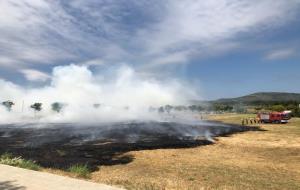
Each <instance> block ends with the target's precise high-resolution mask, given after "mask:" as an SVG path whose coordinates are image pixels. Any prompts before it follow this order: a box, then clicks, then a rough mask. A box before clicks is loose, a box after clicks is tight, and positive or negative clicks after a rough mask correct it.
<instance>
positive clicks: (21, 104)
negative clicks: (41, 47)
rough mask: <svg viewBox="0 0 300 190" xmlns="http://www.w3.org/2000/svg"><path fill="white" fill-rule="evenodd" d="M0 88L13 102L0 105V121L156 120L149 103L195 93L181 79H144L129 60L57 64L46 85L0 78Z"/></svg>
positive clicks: (168, 101) (182, 100) (2, 98)
mask: <svg viewBox="0 0 300 190" xmlns="http://www.w3.org/2000/svg"><path fill="white" fill-rule="evenodd" d="M0 89H1V94H0V101H1V102H3V101H6V100H11V101H13V102H14V103H15V105H14V106H13V107H12V110H11V111H10V112H8V111H7V110H6V108H5V107H4V106H0V114H1V117H0V123H19V122H54V123H55V122H58V123H62V122H78V123H82V122H91V123H92V122H95V123H97V122H114V121H116V122H118V121H128V120H160V119H161V118H160V116H159V114H158V113H157V112H150V111H149V107H151V106H154V107H158V106H163V105H167V104H171V105H180V104H185V103H187V101H188V100H191V99H196V98H198V97H197V93H196V92H195V91H194V88H192V87H190V86H188V85H186V84H185V83H184V82H180V81H179V80H175V79H170V80H166V81H158V80H155V79H153V78H150V79H149V78H144V77H142V76H140V75H139V74H138V73H137V72H136V71H135V70H134V69H132V68H131V67H129V66H127V65H122V66H120V67H119V68H117V69H114V70H113V72H112V71H111V70H109V71H107V72H103V71H102V72H99V73H93V72H92V71H91V70H90V69H89V68H88V67H86V66H79V65H74V64H71V65H68V66H58V67H55V68H54V69H53V72H52V75H51V76H50V83H49V84H47V85H45V86H42V87H37V88H25V87H22V86H20V85H17V84H14V83H12V82H9V81H5V80H0ZM35 102H40V103H42V104H43V105H42V108H43V109H42V110H41V111H40V112H37V113H34V110H33V109H31V108H30V105H31V104H33V103H35ZM54 102H60V103H63V104H64V106H63V109H62V111H61V112H60V113H56V112H54V111H53V110H52V109H51V104H52V103H54Z"/></svg>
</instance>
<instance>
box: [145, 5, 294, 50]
mask: <svg viewBox="0 0 300 190" xmlns="http://www.w3.org/2000/svg"><path fill="white" fill-rule="evenodd" d="M298 7H299V1H298V0H291V1H286V0H277V1H272V0H262V1H252V0H251V1H250V0H218V1H216V0H207V1H195V0H186V1H181V0H180V1H175V0H174V1H169V6H168V10H167V11H166V17H165V18H164V19H163V20H162V21H161V22H159V23H157V24H156V25H154V26H152V28H151V29H147V30H145V29H142V31H141V32H140V35H141V39H146V40H145V41H146V42H144V44H146V47H147V50H148V53H149V54H154V55H155V54H161V53H163V54H164V53H166V52H173V51H177V52H178V51H187V50H191V51H195V48H197V49H198V50H199V51H200V52H201V50H202V49H203V47H207V46H212V47H214V46H219V44H221V43H224V42H226V41H234V40H235V39H236V38H237V37H238V36H239V35H240V34H241V33H248V34H249V33H252V32H255V31H259V30H263V29H267V28H270V27H271V28H272V27H276V26H278V25H281V24H284V23H285V22H287V21H289V20H290V19H292V18H293V15H294V13H295V12H296V11H297V10H298Z"/></svg>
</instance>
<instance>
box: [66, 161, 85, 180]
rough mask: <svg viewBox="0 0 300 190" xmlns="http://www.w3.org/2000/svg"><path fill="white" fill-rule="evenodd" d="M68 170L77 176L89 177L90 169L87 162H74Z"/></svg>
mask: <svg viewBox="0 0 300 190" xmlns="http://www.w3.org/2000/svg"><path fill="white" fill-rule="evenodd" d="M68 171H69V172H71V173H73V174H76V176H77V177H83V178H89V177H90V175H91V170H90V169H89V167H88V166H87V164H75V165H73V166H71V167H69V169H68Z"/></svg>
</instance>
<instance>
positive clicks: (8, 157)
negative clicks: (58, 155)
mask: <svg viewBox="0 0 300 190" xmlns="http://www.w3.org/2000/svg"><path fill="white" fill-rule="evenodd" d="M0 164H5V165H10V166H15V167H20V168H26V169H30V170H39V169H40V166H39V165H38V164H36V163H35V162H34V161H32V160H25V159H23V158H22V157H14V156H13V155H12V154H10V153H4V154H2V155H1V156H0Z"/></svg>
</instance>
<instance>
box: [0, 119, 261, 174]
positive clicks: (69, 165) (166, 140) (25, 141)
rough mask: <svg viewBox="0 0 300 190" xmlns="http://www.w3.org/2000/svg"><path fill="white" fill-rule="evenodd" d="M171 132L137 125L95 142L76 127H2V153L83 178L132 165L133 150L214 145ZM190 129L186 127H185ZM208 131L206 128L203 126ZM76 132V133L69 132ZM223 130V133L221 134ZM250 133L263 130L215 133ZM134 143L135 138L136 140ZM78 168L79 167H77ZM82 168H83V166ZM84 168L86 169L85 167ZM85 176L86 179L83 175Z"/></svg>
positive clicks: (108, 132)
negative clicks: (97, 171) (96, 172)
mask: <svg viewBox="0 0 300 190" xmlns="http://www.w3.org/2000/svg"><path fill="white" fill-rule="evenodd" d="M162 127H166V128H167V130H173V132H172V131H170V134H173V135H168V134H166V133H161V132H157V131H155V130H153V131H151V130H143V128H142V127H139V126H138V125H137V124H136V125H132V126H130V127H127V128H126V127H122V128H115V129H109V130H106V131H101V132H99V134H101V136H100V137H96V138H93V139H91V138H90V137H91V136H90V135H92V134H94V135H95V134H97V131H93V130H95V128H88V127H87V128H85V129H84V130H86V131H91V133H89V136H85V135H84V133H83V132H74V131H76V130H78V129H76V128H74V129H73V128H65V129H64V128H63V127H62V126H58V127H52V128H40V129H37V128H14V129H12V126H1V127H0V154H4V153H6V152H9V153H10V155H11V157H22V158H23V159H25V160H32V161H34V162H35V163H36V164H38V165H39V166H41V167H43V168H55V169H60V170H64V171H71V170H72V171H73V172H75V173H76V172H78V173H79V174H78V175H79V177H84V176H88V172H87V171H90V172H92V171H96V170H98V169H99V166H105V165H106V166H109V165H120V164H128V163H130V162H132V161H133V160H134V156H132V154H130V153H129V152H130V151H139V150H153V149H168V148H172V149H174V148H175V149H177V148H191V147H197V146H203V145H209V144H212V143H213V142H212V141H210V140H207V139H206V138H205V137H204V136H200V137H198V138H194V137H190V136H184V135H179V134H176V133H175V132H174V130H176V129H175V128H173V127H172V126H171V125H170V126H168V125H166V126H162ZM184 127H186V126H184ZM199 128H204V129H205V126H204V127H203V126H199ZM71 130H74V131H73V132H74V133H71V132H69V131H71ZM220 130H221V132H220ZM248 130H260V129H259V128H257V127H247V126H238V125H236V126H235V125H232V126H231V127H230V128H223V129H222V127H221V128H220V127H219V126H218V125H215V126H214V127H212V128H211V133H213V132H214V131H215V132H219V133H220V134H218V136H228V135H230V134H232V133H237V132H243V131H248ZM137 136H138V139H135V141H132V139H133V138H136V137H137ZM75 166H76V167H75ZM79 166H80V167H79ZM82 166H84V167H82ZM81 175H83V176H81Z"/></svg>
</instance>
